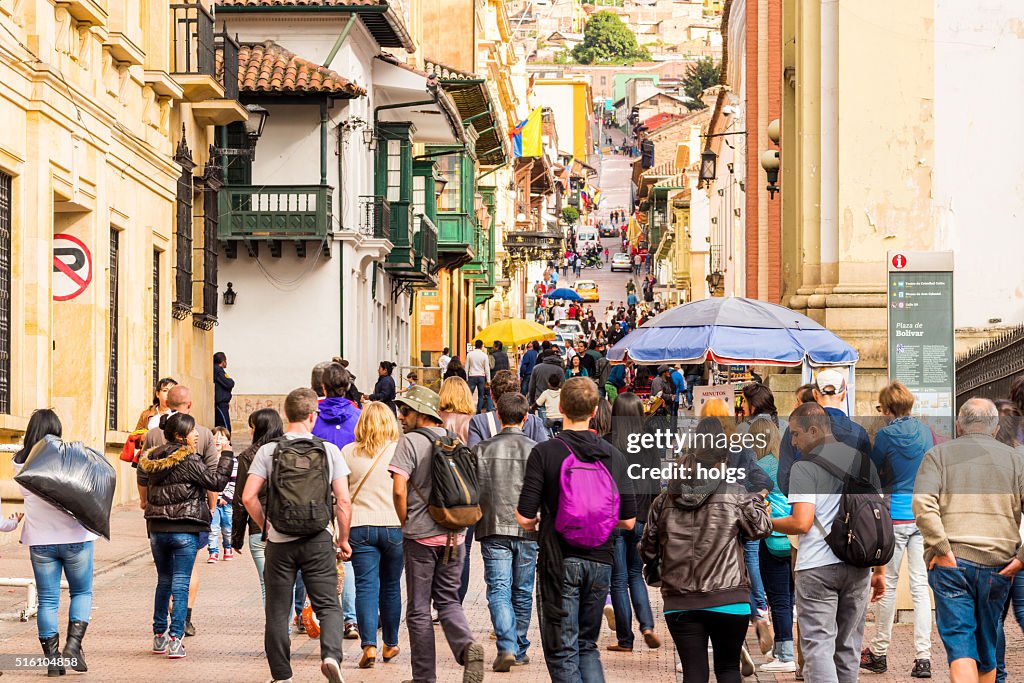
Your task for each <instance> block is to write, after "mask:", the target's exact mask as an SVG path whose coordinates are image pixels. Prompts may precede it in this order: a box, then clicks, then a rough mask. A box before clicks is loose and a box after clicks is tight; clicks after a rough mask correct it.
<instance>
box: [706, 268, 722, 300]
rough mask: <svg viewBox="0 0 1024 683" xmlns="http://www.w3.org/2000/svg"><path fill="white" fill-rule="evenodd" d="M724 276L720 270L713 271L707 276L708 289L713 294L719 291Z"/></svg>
mask: <svg viewBox="0 0 1024 683" xmlns="http://www.w3.org/2000/svg"><path fill="white" fill-rule="evenodd" d="M723 278H724V276H723V275H722V272H721V271H718V270H715V271H712V272H711V273H710V274H709V275H708V276H707V278H706V279H707V282H708V291H709V292H711V294H712V295H714V293H715V292H717V291H718V288H719V287H721V286H722V280H723Z"/></svg>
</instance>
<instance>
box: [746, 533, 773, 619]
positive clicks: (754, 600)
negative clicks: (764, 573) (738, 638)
mask: <svg viewBox="0 0 1024 683" xmlns="http://www.w3.org/2000/svg"><path fill="white" fill-rule="evenodd" d="M760 554H761V541H747V540H744V541H743V562H744V563H745V564H746V565H747V577H748V578H749V579H750V604H751V606H753V607H754V610H753V611H752V612H751V613H750V615H751V618H753V617H756V616H757V613H758V611H761V612H763V611H765V610H767V609H768V600H767V599H766V598H765V597H764V584H763V583H761V569H760V567H759V563H758V561H757V560H758V555H760Z"/></svg>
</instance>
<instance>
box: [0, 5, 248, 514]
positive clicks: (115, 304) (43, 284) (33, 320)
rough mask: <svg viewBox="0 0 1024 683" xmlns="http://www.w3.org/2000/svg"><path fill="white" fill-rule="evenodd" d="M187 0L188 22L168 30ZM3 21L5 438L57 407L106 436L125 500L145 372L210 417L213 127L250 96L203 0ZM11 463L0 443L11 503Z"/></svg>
mask: <svg viewBox="0 0 1024 683" xmlns="http://www.w3.org/2000/svg"><path fill="white" fill-rule="evenodd" d="M175 12H178V13H179V14H178V15H177V16H176V15H175V14H174V13H175ZM185 12H187V16H188V18H189V21H191V22H192V24H191V25H192V26H193V29H192V31H191V32H185V31H180V30H179V31H177V32H175V31H174V29H173V26H175V25H176V19H183V18H185V16H186V15H185V14H184V13H185ZM0 25H2V26H0V28H2V29H3V30H2V31H0V120H2V121H3V122H4V125H3V126H0V302H2V305H0V332H2V335H0V337H2V338H0V440H2V441H4V442H7V443H17V442H18V440H19V439H20V438H21V436H22V434H23V433H24V429H25V427H26V425H27V423H28V419H29V417H30V415H31V413H32V411H33V410H35V409H37V408H44V407H52V408H54V409H55V410H56V411H57V413H58V414H59V416H60V418H61V420H62V422H63V426H64V438H65V439H68V440H76V441H78V440H80V441H83V442H85V443H86V444H87V445H88V446H91V447H93V448H95V449H97V450H101V451H106V453H107V455H108V457H109V458H110V460H111V462H113V463H115V465H116V466H117V467H118V468H119V469H118V475H119V476H118V492H117V495H116V497H115V503H117V502H126V501H128V500H130V499H132V498H133V497H136V496H137V493H136V492H135V486H134V477H133V476H132V474H131V468H130V467H129V466H127V465H126V464H124V463H120V462H119V461H118V460H117V454H118V453H119V452H120V449H121V446H122V445H123V443H124V441H125V439H126V437H127V435H128V433H129V432H131V431H132V430H133V429H134V428H135V426H136V421H137V419H138V416H139V413H140V412H141V411H142V410H143V409H144V408H145V407H146V406H147V405H148V404H149V403H150V402H151V400H152V396H153V386H154V382H155V379H157V378H158V377H163V376H170V377H173V378H175V379H176V380H177V381H178V382H179V383H183V384H187V385H189V386H190V387H192V389H193V396H194V403H195V407H194V410H193V412H194V414H195V415H196V416H197V418H198V419H199V421H200V422H201V423H203V424H212V423H213V387H212V355H213V353H214V349H213V348H212V339H213V337H212V332H211V331H210V330H211V329H212V326H213V325H214V324H216V303H217V301H216V299H217V297H218V292H217V283H216V243H215V242H216V231H215V225H216V223H215V221H216V212H212V213H209V215H208V216H207V212H206V211H205V210H204V207H205V206H211V204H210V203H209V198H210V194H211V193H214V199H215V192H216V189H217V187H218V186H219V184H218V177H219V176H218V172H217V170H216V169H214V168H213V167H212V165H211V164H209V163H208V161H209V160H208V150H209V147H210V145H211V144H212V143H213V142H214V140H212V139H211V137H210V136H209V134H210V133H211V132H212V130H213V128H212V125H213V124H222V123H228V122H231V121H241V120H244V119H245V118H246V111H245V109H244V108H243V107H241V105H239V103H238V102H237V101H236V100H235V99H234V98H233V97H232V96H231V88H230V87H229V88H227V90H228V92H227V93H226V92H225V87H224V86H223V84H222V83H221V82H220V81H219V79H218V76H217V74H216V69H215V67H214V65H213V61H212V60H213V52H212V51H211V52H210V53H209V55H208V56H205V55H204V56H203V57H202V58H201V59H200V58H199V52H201V51H203V49H204V48H205V47H206V45H199V44H198V40H199V39H198V36H199V34H200V33H202V32H201V31H199V30H198V29H197V28H196V27H198V26H202V27H203V28H204V29H205V28H209V29H210V31H209V32H206V33H204V36H205V37H207V38H208V37H210V36H212V35H213V31H212V28H213V23H212V15H211V14H210V13H209V12H208V11H207V10H206V9H205V8H203V7H199V6H194V7H192V8H190V9H188V10H185V9H180V10H172V9H171V6H170V4H169V3H167V2H165V1H163V0H103V1H97V0H73V1H72V2H61V3H56V4H54V3H50V2H47V1H46V0H23V1H22V2H15V3H10V2H5V3H0ZM177 25H179V26H181V25H182V24H177ZM224 38H225V36H221V39H224ZM228 40H230V39H228ZM207 42H209V41H207ZM210 47H213V46H212V44H211V45H210ZM232 75H233V76H234V77H235V78H236V79H237V75H236V74H232ZM234 91H235V92H237V82H236V83H235V84H234ZM215 205H216V203H215V201H214V203H213V204H212V206H215ZM211 221H213V224H212V225H213V227H214V230H213V231H211V230H210V225H211V223H210V222H211ZM10 476H11V470H10V464H9V460H8V459H6V458H4V459H0V496H2V497H3V498H4V499H5V501H13V502H14V503H15V504H16V503H17V499H18V497H19V495H18V493H17V487H16V486H15V485H14V484H13V482H12V481H10Z"/></svg>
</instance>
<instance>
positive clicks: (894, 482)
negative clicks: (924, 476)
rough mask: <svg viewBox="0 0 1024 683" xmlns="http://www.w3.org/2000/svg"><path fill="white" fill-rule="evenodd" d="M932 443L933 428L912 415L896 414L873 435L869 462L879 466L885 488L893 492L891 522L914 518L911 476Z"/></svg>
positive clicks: (912, 480) (933, 443)
mask: <svg viewBox="0 0 1024 683" xmlns="http://www.w3.org/2000/svg"><path fill="white" fill-rule="evenodd" d="M934 445H935V438H934V437H933V436H932V430H930V429H929V428H928V427H927V426H925V425H924V424H922V423H921V421H920V420H918V419H915V418H913V417H898V418H896V419H895V420H893V421H892V422H890V423H889V424H887V425H886V426H885V427H882V428H881V429H880V430H878V433H877V434H875V446H874V448H873V449H872V450H871V462H873V463H874V464H875V467H877V468H878V473H879V478H880V479H881V480H882V486H883V487H884V489H885V490H886V491H891V492H892V498H891V499H890V502H889V513H890V514H891V515H892V518H893V521H897V522H906V521H911V520H913V519H914V510H913V509H912V502H913V497H914V479H916V478H917V470H918V468H919V467H920V466H921V461H922V460H924V454H925V453H927V452H928V449H930V448H931V447H932V446H934Z"/></svg>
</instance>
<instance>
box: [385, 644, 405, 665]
mask: <svg viewBox="0 0 1024 683" xmlns="http://www.w3.org/2000/svg"><path fill="white" fill-rule="evenodd" d="M401 651H402V648H400V647H398V646H397V645H395V646H391V645H385V646H384V649H383V650H381V653H380V655H381V657H382V658H383V659H384V661H385V662H390V661H391V660H392V659H394V658H395V657H397V656H398V653H399V652H401Z"/></svg>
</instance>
